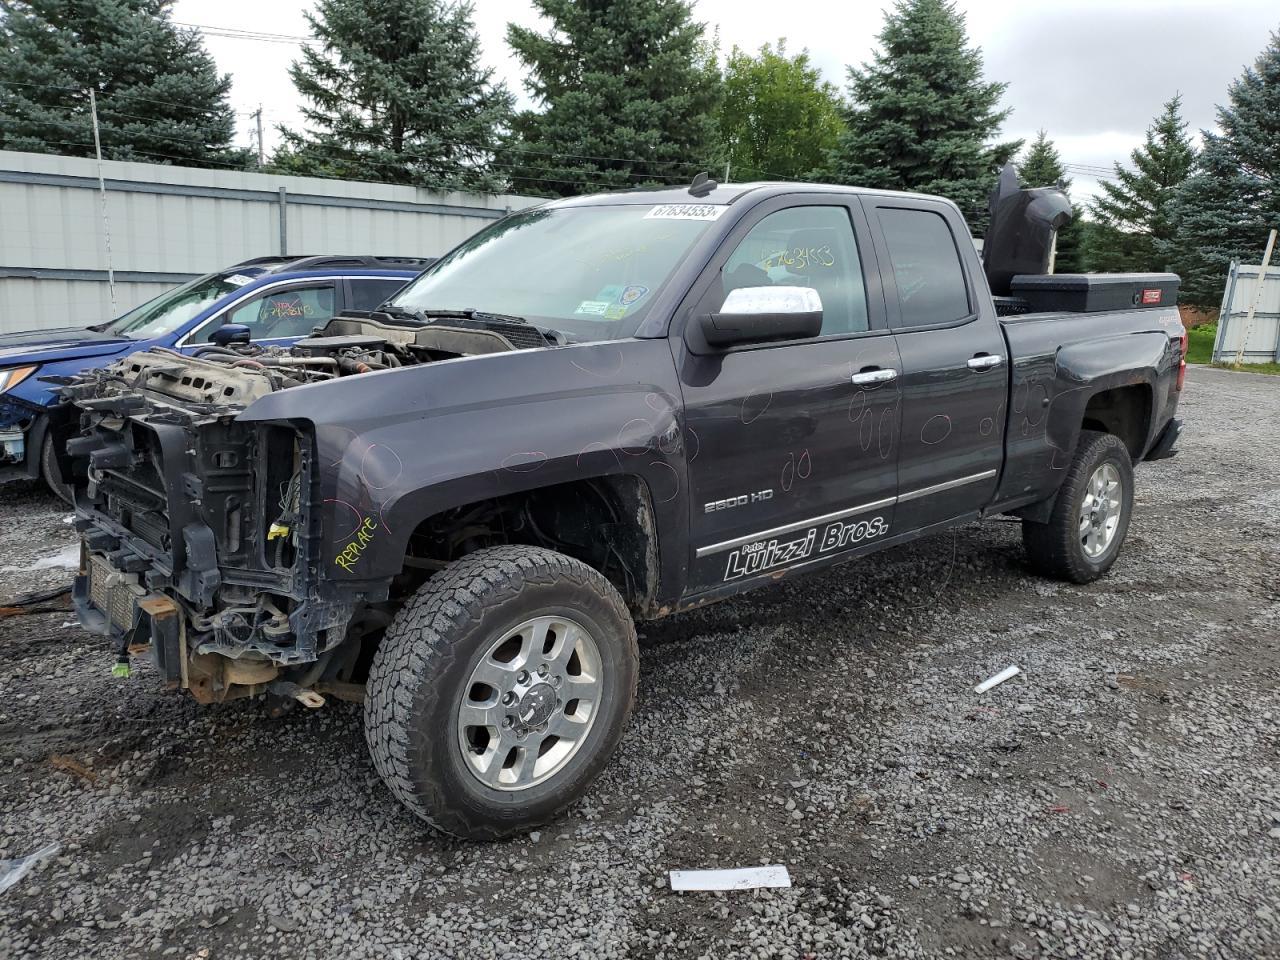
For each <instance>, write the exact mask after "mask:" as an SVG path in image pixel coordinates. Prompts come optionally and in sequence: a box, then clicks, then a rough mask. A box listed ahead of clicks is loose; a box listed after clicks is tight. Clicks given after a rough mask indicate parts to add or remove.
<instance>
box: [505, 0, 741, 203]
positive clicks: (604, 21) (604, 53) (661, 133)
mask: <svg viewBox="0 0 1280 960" xmlns="http://www.w3.org/2000/svg"><path fill="white" fill-rule="evenodd" d="M534 6H535V7H536V8H537V10H538V12H539V13H540V14H541V15H542V16H543V17H544V18H545V19H546V20H548V21H550V24H551V29H550V31H549V32H548V33H545V34H544V33H539V32H538V31H537V30H533V29H529V28H525V27H521V26H518V25H516V24H511V25H509V26H508V27H507V42H508V43H509V44H510V45H511V47H512V49H513V50H514V51H515V54H516V56H517V57H518V58H519V59H520V61H521V63H523V64H524V66H525V68H526V69H527V71H528V76H527V78H526V80H525V87H526V89H527V90H528V91H529V94H530V95H531V96H532V97H533V99H534V101H535V102H536V104H537V105H538V107H539V108H540V109H538V110H528V111H525V112H523V113H521V114H519V115H518V116H517V117H516V121H515V124H514V128H515V131H516V134H517V137H516V139H515V140H514V141H513V143H512V144H511V148H510V150H511V156H512V158H513V164H514V165H515V169H514V171H513V175H512V181H513V185H514V189H515V190H516V191H517V192H520V193H539V194H544V195H550V196H568V195H571V194H575V193H582V192H589V191H591V190H600V189H605V190H609V189H613V190H617V189H623V188H626V187H633V186H637V185H640V184H643V183H685V182H688V181H689V180H691V179H692V178H693V175H694V174H695V173H696V172H698V171H699V170H709V168H710V161H711V160H712V158H713V154H714V142H715V120H714V113H715V107H716V103H717V100H718V98H719V95H720V77H719V71H718V70H717V69H716V65H715V57H714V52H713V50H712V49H711V48H710V45H709V44H708V43H707V41H706V39H705V37H704V27H703V25H702V24H701V23H698V22H696V21H694V20H693V15H692V10H691V7H690V4H689V3H688V2H686V0H628V2H626V3H617V2H602V0H534Z"/></svg>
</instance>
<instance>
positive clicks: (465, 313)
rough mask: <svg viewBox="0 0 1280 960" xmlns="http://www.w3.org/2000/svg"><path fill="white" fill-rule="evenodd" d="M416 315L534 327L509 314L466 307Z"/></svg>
mask: <svg viewBox="0 0 1280 960" xmlns="http://www.w3.org/2000/svg"><path fill="white" fill-rule="evenodd" d="M418 314H419V315H420V316H423V317H427V318H431V319H436V318H439V319H449V320H479V321H481V322H483V321H485V320H502V321H505V322H507V323H525V324H529V326H536V324H533V323H531V322H530V321H529V320H528V319H526V318H525V317H517V316H515V315H514V314H510V313H490V312H489V311H487V310H477V309H476V308H475V307H467V308H466V309H463V310H435V309H427V310H419V311H418Z"/></svg>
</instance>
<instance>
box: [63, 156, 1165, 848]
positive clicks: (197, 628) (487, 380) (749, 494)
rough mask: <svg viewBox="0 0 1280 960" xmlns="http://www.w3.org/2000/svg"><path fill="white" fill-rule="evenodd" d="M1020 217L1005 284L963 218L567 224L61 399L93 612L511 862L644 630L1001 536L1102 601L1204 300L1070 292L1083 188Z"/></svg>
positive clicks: (852, 196)
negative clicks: (1018, 538) (72, 423)
mask: <svg viewBox="0 0 1280 960" xmlns="http://www.w3.org/2000/svg"><path fill="white" fill-rule="evenodd" d="M994 201H995V202H994V203H993V219H992V223H991V227H990V229H989V230H988V231H987V235H986V238H985V239H986V244H985V251H986V252H985V262H984V261H983V260H981V259H980V258H979V255H978V252H977V250H976V247H975V245H974V243H973V241H972V240H971V239H970V235H969V232H968V230H967V228H966V225H965V220H964V219H963V217H962V216H961V214H960V211H959V210H958V209H957V208H956V207H955V206H954V205H953V204H952V203H950V202H947V201H945V200H941V199H938V198H936V197H929V196H920V195H911V194H904V193H888V192H877V191H870V190H862V189H854V188H845V187H834V186H821V185H811V184H794V183H788V184H746V185H736V184H735V185H732V186H728V185H723V186H722V185H717V184H716V183H714V182H713V181H708V180H706V179H705V178H700V179H699V180H698V181H695V183H694V185H693V186H691V187H689V188H687V189H685V188H681V189H664V190H637V191H632V192H625V193H612V194H597V195H593V196H586V197H578V198H573V199H567V200H559V201H555V202H552V203H548V204H546V205H544V206H541V207H538V208H536V209H530V210H524V211H520V212H517V213H514V214H512V215H510V216H508V217H507V218H505V219H503V220H501V221H498V222H496V223H494V224H493V225H491V226H489V227H487V228H486V229H483V230H481V231H480V232H479V233H477V234H476V235H474V236H473V237H471V238H470V239H468V240H467V241H465V242H464V243H462V244H461V245H460V246H458V247H457V248H455V249H454V250H452V251H451V252H450V253H448V254H447V255H445V256H444V257H442V258H441V259H440V260H439V261H438V262H437V263H436V264H434V265H433V266H432V267H431V268H430V269H429V270H427V271H426V272H425V273H424V274H422V276H420V277H419V278H418V279H417V280H416V281H414V282H413V283H412V284H410V285H409V286H407V287H406V288H405V289H404V290H403V291H401V292H400V293H399V294H397V295H396V296H395V297H394V298H393V299H392V300H391V301H389V302H388V303H386V304H383V305H381V307H380V308H379V309H378V310H376V311H373V312H369V313H364V314H358V315H348V316H338V317H335V318H334V319H332V320H331V321H329V322H328V323H327V324H326V325H325V326H324V328H323V329H321V330H318V331H317V333H316V335H314V336H312V337H310V338H307V339H304V340H302V341H299V342H298V343H296V344H294V345H292V346H291V347H289V348H287V349H286V348H277V347H261V346H258V345H254V344H251V343H247V342H246V343H239V344H237V343H234V342H232V343H228V344H225V345H223V346H220V347H211V348H209V349H206V350H203V351H201V352H200V354H199V355H198V356H184V355H181V354H178V353H175V352H172V351H169V350H163V349H153V350H149V351H146V352H140V353H136V354H134V355H132V356H130V357H128V358H126V359H123V360H121V361H119V362H117V363H115V364H113V365H112V366H109V367H107V368H105V369H101V370H95V371H92V372H89V373H86V374H84V375H82V376H79V377H75V378H70V379H68V380H67V381H66V382H65V383H63V384H62V386H61V391H62V394H63V396H64V397H65V398H66V401H67V402H68V403H70V404H74V405H75V406H76V407H77V408H78V410H79V413H80V431H79V435H78V436H77V437H75V438H74V439H72V440H71V441H70V442H69V443H68V445H67V450H66V451H65V452H64V453H63V456H64V457H66V458H68V459H74V460H78V461H80V462H81V469H79V470H77V471H68V473H69V475H80V474H83V475H84V476H85V477H86V480H85V481H84V482H82V483H80V484H79V485H78V486H77V488H76V491H75V496H76V525H77V528H78V530H79V531H80V533H81V536H82V539H83V551H82V553H83V560H82V563H81V569H80V572H79V576H78V577H77V579H76V587H75V599H76V603H77V606H78V610H79V616H80V619H81V622H82V623H83V624H84V625H85V626H86V627H88V628H90V629H92V630H95V631H98V632H100V633H103V634H105V635H107V636H109V637H110V638H111V642H112V643H113V644H114V650H115V651H116V654H117V658H118V662H117V664H116V668H115V669H116V670H117V671H118V672H119V673H121V674H124V675H127V674H128V672H129V664H130V662H131V658H135V657H136V658H139V659H141V658H144V657H146V658H149V659H150V661H151V662H152V663H153V664H154V667H155V669H156V671H157V672H158V674H159V676H160V677H161V678H163V680H164V681H165V682H166V683H167V684H168V685H169V686H171V687H172V688H175V689H181V690H185V691H187V692H189V693H190V694H192V695H194V696H195V697H196V698H197V699H198V700H200V701H201V702H204V703H216V702H221V701H225V700H228V699H231V698H237V697H246V696H255V695H266V698H267V701H268V703H269V704H270V705H272V708H273V709H281V708H283V707H284V706H286V705H287V706H292V705H294V704H295V703H296V702H301V703H303V704H305V705H307V706H311V707H319V706H321V705H323V704H324V703H325V702H326V701H327V699H328V698H330V697H338V698H348V699H354V700H362V701H363V703H364V717H365V730H366V737H367V741H368V746H369V749H370V751H371V754H372V758H373V764H374V766H375V767H376V769H377V771H378V772H379V774H381V776H382V778H383V779H384V780H385V782H386V783H387V785H388V786H389V787H390V789H391V790H392V792H393V793H394V794H395V795H396V796H397V797H398V798H399V799H400V800H401V801H403V802H404V804H405V805H407V806H408V807H409V809H410V810H412V811H413V812H414V813H415V814H417V815H418V816H419V817H421V818H422V819H424V820H426V821H428V822H429V823H430V824H432V825H434V826H435V827H437V828H439V829H442V830H444V831H447V832H449V833H452V834H455V835H459V836H464V837H472V838H491V837H497V836H502V835H507V834H510V833H513V832H516V831H519V830H523V829H526V828H528V827H530V826H532V825H534V824H537V823H540V822H543V821H546V820H548V819H549V818H552V817H554V816H556V815H557V814H558V813H559V812H560V811H562V810H563V809H564V808H565V807H566V806H567V805H569V804H570V803H572V802H573V801H574V800H575V799H576V798H578V797H580V796H582V795H583V793H584V792H585V791H586V790H587V789H588V787H589V785H590V784H591V782H592V780H593V778H594V777H595V776H596V775H597V774H598V773H599V772H600V771H601V769H602V768H603V767H604V765H605V764H606V763H607V762H608V760H609V758H610V755H611V754H612V752H613V751H614V749H615V747H617V745H618V743H619V740H620V739H621V737H622V734H623V730H624V727H625V726H626V723H627V720H628V717H629V714H630V711H631V709H632V704H633V701H634V699H635V695H636V680H637V670H638V656H637V646H636V630H635V626H634V624H635V622H636V621H637V620H644V619H652V618H658V617H663V616H666V615H669V614H673V613H677V612H679V611H683V610H689V609H691V608H694V607H699V606H701V605H703V604H707V603H710V602H712V601H716V600H721V599H724V598H727V597H731V596H733V595H735V594H738V593H741V592H743V591H747V590H753V589H756V588H762V587H767V586H768V585H770V584H773V583H776V582H777V581H778V580H780V579H783V578H787V577H790V576H792V575H796V574H802V573H807V572H813V571H817V570H823V569H825V568H827V567H830V566H832V565H834V564H838V563H843V562H846V561H849V560H853V559H855V558H860V557H864V556H866V555H867V554H870V553H873V552H875V551H878V550H883V549H886V548H889V547H893V546H896V545H899V544H903V543H906V542H908V541H912V540H915V539H916V538H919V537H923V536H926V535H929V534H933V533H937V532H939V531H942V530H947V529H948V528H950V527H953V526H955V525H957V524H964V523H969V522H971V521H974V520H977V519H981V518H984V517H990V516H993V515H996V514H1011V515H1013V516H1015V517H1019V518H1021V521H1022V530H1023V537H1024V541H1025V545H1026V555H1027V561H1028V563H1029V564H1030V566H1031V567H1032V568H1034V569H1035V570H1037V571H1040V572H1042V573H1044V574H1046V575H1048V576H1052V577H1058V578H1063V579H1066V580H1069V581H1073V582H1076V583H1087V582H1089V581H1091V580H1094V579H1095V578H1097V577H1100V576H1102V575H1103V574H1105V573H1106V571H1107V570H1108V568H1110V567H1111V565H1112V564H1113V563H1114V562H1115V560H1116V557H1117V555H1118V554H1119V551H1120V548H1121V544H1122V543H1123V541H1124V539H1125V533H1126V530H1127V529H1128V526H1129V523H1130V518H1131V514H1132V511H1133V506H1134V499H1133V497H1134V491H1133V469H1134V465H1135V464H1137V463H1140V462H1141V461H1144V460H1152V459H1158V458H1160V457H1164V456H1168V455H1170V454H1171V453H1172V452H1173V447H1174V443H1175V441H1176V440H1177V436H1178V430H1179V422H1178V421H1177V420H1176V419H1175V418H1174V413H1175V410H1176V407H1177V403H1178V398H1179V392H1180V390H1181V389H1182V385H1183V375H1184V371H1185V365H1184V357H1185V353H1186V337H1185V334H1184V331H1183V328H1182V325H1181V323H1180V321H1179V317H1178V313H1177V310H1176V309H1175V307H1174V301H1175V299H1176V289H1177V278H1176V277H1173V276H1171V275H1148V276H1139V275H1122V276H1111V277H1107V276H1096V275H1095V276H1059V275H1054V274H1052V273H1050V272H1047V271H1048V265H1049V261H1050V260H1051V255H1052V249H1053V242H1052V238H1053V235H1054V231H1055V229H1056V227H1058V226H1060V225H1061V223H1062V222H1064V220H1065V217H1066V212H1065V211H1067V210H1068V207H1067V205H1066V201H1065V199H1064V198H1063V197H1062V195H1061V194H1060V193H1059V192H1058V191H1056V190H1021V189H1019V188H1018V185H1017V183H1016V179H1013V178H1011V176H1010V175H1009V174H1007V173H1006V175H1005V177H1004V178H1003V179H1002V181H1001V186H1000V188H999V189H998V191H997V193H996V195H995V197H994ZM993 290H994V292H995V296H993V293H992V291H993ZM1002 314H1003V315H1002ZM265 762H269V761H268V760H266V759H265V758H264V763H265Z"/></svg>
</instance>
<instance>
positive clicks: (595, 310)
mask: <svg viewBox="0 0 1280 960" xmlns="http://www.w3.org/2000/svg"><path fill="white" fill-rule="evenodd" d="M608 309H609V301H607V300H583V301H582V302H581V303H580V304H578V309H577V310H575V311H573V312H574V313H585V314H587V315H589V316H595V317H603V316H604V312H605V311H606V310H608Z"/></svg>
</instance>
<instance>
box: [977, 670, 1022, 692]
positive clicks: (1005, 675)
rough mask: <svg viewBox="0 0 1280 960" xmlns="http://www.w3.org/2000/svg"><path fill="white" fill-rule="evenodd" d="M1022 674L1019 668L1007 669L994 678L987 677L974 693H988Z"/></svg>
mask: <svg viewBox="0 0 1280 960" xmlns="http://www.w3.org/2000/svg"><path fill="white" fill-rule="evenodd" d="M1021 672H1022V670H1021V668H1019V667H1005V668H1004V669H1003V670H1001V671H1000V672H999V673H997V674H996V675H995V676H994V677H987V679H985V680H983V681H982V682H981V683H980V684H978V685H977V686H976V687H974V688H973V692H974V693H986V692H987V691H988V690H990V689H991V688H992V687H995V686H999V685H1000V684H1002V683H1004V682H1005V681H1006V680H1012V679H1013V678H1014V677H1016V676H1017V675H1018V674H1020V673H1021Z"/></svg>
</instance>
